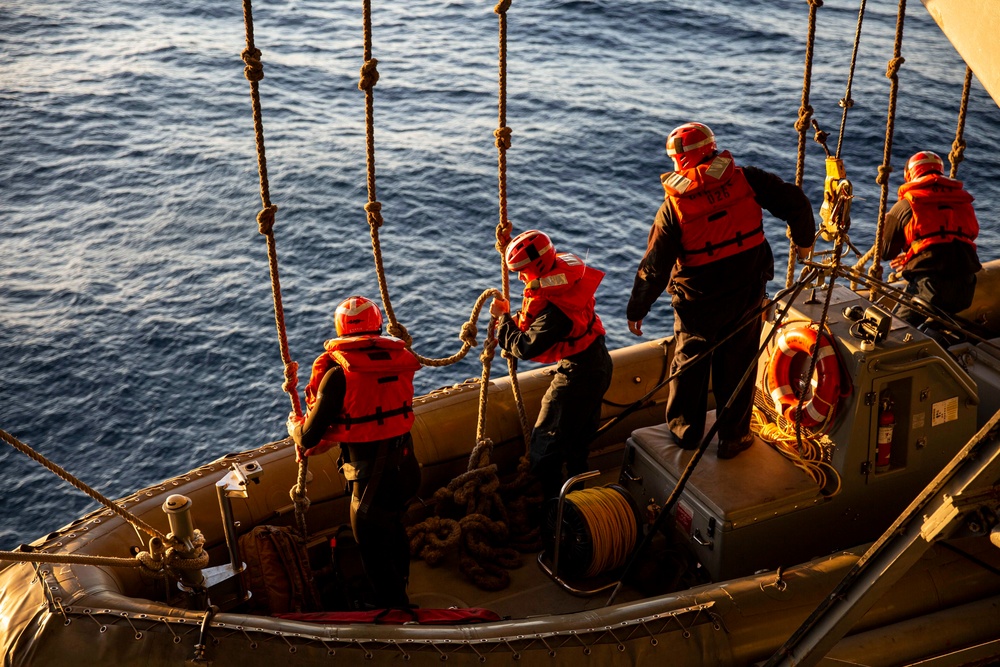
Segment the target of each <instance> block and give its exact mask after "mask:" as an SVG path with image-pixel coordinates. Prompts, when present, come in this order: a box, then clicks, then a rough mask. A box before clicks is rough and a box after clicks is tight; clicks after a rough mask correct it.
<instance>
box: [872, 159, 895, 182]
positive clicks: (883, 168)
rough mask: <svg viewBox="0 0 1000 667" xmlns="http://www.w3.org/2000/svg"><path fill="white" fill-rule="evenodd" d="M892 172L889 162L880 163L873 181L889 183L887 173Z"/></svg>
mask: <svg viewBox="0 0 1000 667" xmlns="http://www.w3.org/2000/svg"><path fill="white" fill-rule="evenodd" d="M891 173H892V165H891V164H880V165H879V166H878V176H876V177H875V182H876V183H878V184H879V185H888V184H889V174H891Z"/></svg>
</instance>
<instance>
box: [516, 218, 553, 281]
mask: <svg viewBox="0 0 1000 667" xmlns="http://www.w3.org/2000/svg"><path fill="white" fill-rule="evenodd" d="M505 257H506V260H507V268H508V269H510V270H511V271H517V272H518V273H523V274H525V275H526V276H527V277H528V279H529V280H534V279H535V278H537V277H539V276H541V275H543V274H544V273H546V272H547V271H549V270H550V269H551V268H552V266H553V265H554V264H555V263H556V249H555V248H554V247H552V239H550V238H549V237H548V235H547V234H545V233H544V232H540V231H538V230H537V229H529V230H528V231H526V232H521V233H520V234H518V235H517V236H515V237H514V238H512V239H511V240H510V244H509V245H508V246H507V254H506V255H505Z"/></svg>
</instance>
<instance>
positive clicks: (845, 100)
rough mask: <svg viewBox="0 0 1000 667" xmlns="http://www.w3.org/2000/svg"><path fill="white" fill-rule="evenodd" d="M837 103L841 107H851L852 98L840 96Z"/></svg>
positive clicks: (852, 105) (852, 103) (852, 104)
mask: <svg viewBox="0 0 1000 667" xmlns="http://www.w3.org/2000/svg"><path fill="white" fill-rule="evenodd" d="M837 104H839V105H840V108H841V109H851V108H853V107H854V99H853V98H851V97H841V98H840V101H839V102H837Z"/></svg>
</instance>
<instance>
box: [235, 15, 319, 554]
mask: <svg viewBox="0 0 1000 667" xmlns="http://www.w3.org/2000/svg"><path fill="white" fill-rule="evenodd" d="M243 24H244V26H245V28H246V48H245V49H243V54H242V57H243V62H244V63H246V67H245V68H244V69H243V73H244V75H245V76H246V78H247V80H248V81H249V82H250V105H251V109H252V113H253V128H254V139H255V143H256V147H257V172H258V175H259V177H260V200H261V204H262V208H261V210H260V212H259V213H258V214H257V229H258V231H259V232H260V233H261V234H263V235H264V238H265V239H266V241H267V264H268V269H269V271H270V275H271V297H272V300H273V301H274V325H275V328H276V329H277V331H278V347H279V349H280V351H281V362H282V364H283V366H284V372H285V381H284V382H283V383H282V385H281V389H282V391H284V392H285V393H287V394H288V396H289V399H290V400H291V403H292V412H293V413H294V414H295V415H296V416H298V417H301V416H302V405H301V403H300V402H299V392H298V382H299V379H298V364H297V363H295V362H294V361H293V360H292V355H291V353H290V352H289V349H288V334H287V332H286V329H285V309H284V306H282V303H281V280H280V278H279V275H278V249H277V245H276V243H275V241H274V221H275V213H276V212H277V210H278V207H277V206H275V205H274V204H272V203H271V193H270V187H269V185H268V180H267V157H266V152H265V150H264V119H263V114H262V112H261V104H260V87H259V82H260V80H261V79H263V78H264V65H263V64H262V62H261V52H260V50H259V49H258V48H257V47H256V46H254V35H253V8H252V6H251V2H250V0H243ZM304 461H305V459H304V458H303V459H302V462H300V463H299V465H300V468H301V467H302V466H303V465H304ZM299 476H300V479H301V478H302V477H303V476H304V473H303V472H302V470H301V469H300V475H299ZM299 493H300V494H301V495H302V496H303V497H304V496H305V485H304V483H303V484H301V485H300V486H299ZM303 505H304V504H303V503H296V504H295V518H296V520H297V523H298V526H299V531H300V532H301V533H302V537H303V538H305V537H306V523H305V516H304V514H302V513H301V512H300V510H301V508H302V507H303Z"/></svg>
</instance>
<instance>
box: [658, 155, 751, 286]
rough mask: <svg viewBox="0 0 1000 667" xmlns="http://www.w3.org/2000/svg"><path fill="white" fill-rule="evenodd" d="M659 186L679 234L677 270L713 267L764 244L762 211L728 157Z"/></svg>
mask: <svg viewBox="0 0 1000 667" xmlns="http://www.w3.org/2000/svg"><path fill="white" fill-rule="evenodd" d="M660 182H661V183H662V184H663V192H664V193H665V197H666V199H668V200H669V201H670V205H671V206H672V207H673V210H674V215H675V216H676V220H677V224H679V225H680V228H681V246H682V248H683V252H682V253H681V256H680V257H678V258H677V263H678V264H680V265H681V266H703V265H705V264H710V263H711V262H717V261H719V260H720V259H724V258H726V257H731V256H733V255H736V254H738V253H741V252H743V251H744V250H749V249H750V248H753V247H756V246H758V245H760V244H761V243H763V242H764V241H765V238H764V224H763V220H764V213H763V210H762V209H761V207H760V204H758V203H757V200H756V199H755V198H754V192H753V188H751V187H750V184H749V183H747V179H746V176H744V175H743V170H742V169H740V168H739V167H737V166H736V164H735V163H734V162H733V156H732V155H731V154H730V153H729V151H723V152H722V153H719V154H718V155H716V156H715V158H714V159H712V161H710V162H706V163H703V164H699V165H698V166H696V167H691V168H690V169H682V170H681V171H671V172H669V173H666V174H663V175H662V176H660Z"/></svg>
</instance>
